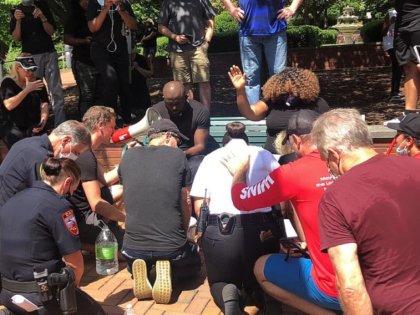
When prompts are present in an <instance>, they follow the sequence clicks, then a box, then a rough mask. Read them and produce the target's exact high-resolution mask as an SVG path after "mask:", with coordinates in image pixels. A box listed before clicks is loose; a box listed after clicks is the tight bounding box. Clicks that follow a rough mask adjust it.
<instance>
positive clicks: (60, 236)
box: [0, 157, 105, 315]
mask: <svg viewBox="0 0 420 315" xmlns="http://www.w3.org/2000/svg"><path fill="white" fill-rule="evenodd" d="M41 167H42V171H41V174H42V181H37V182H35V184H34V185H33V187H32V188H29V189H26V190H24V191H22V192H20V193H18V194H17V195H15V196H14V197H12V198H10V199H9V200H8V201H7V202H6V203H5V204H4V206H3V208H2V212H1V213H0V218H1V220H0V222H1V229H0V273H1V285H2V289H1V291H0V302H1V304H3V305H4V306H6V307H7V309H8V310H10V311H12V312H13V313H14V314H28V312H26V311H25V310H24V309H23V308H21V307H20V306H17V305H15V304H13V303H12V297H13V296H14V295H16V294H19V295H22V296H24V297H25V298H26V299H28V300H29V301H31V302H32V303H33V304H35V305H36V306H38V307H40V309H39V310H38V311H36V312H34V313H30V314H42V315H44V314H45V315H46V314H63V312H62V310H61V309H60V304H59V302H58V301H57V298H56V295H58V293H57V288H56V287H54V286H53V287H51V286H50V289H51V292H52V293H51V294H52V296H51V294H50V297H52V298H51V299H49V300H47V301H45V299H42V297H43V296H42V295H41V294H40V293H39V288H40V286H39V283H37V282H36V281H35V278H34V267H35V266H39V265H42V267H44V268H45V269H47V270H48V274H49V275H51V274H52V273H59V272H60V271H61V270H62V268H63V267H65V266H66V265H67V267H70V268H71V270H73V272H74V275H75V278H74V284H75V286H76V287H78V286H79V284H80V279H81V277H82V275H83V269H84V265H83V257H82V254H81V251H80V247H81V244H80V240H79V235H78V234H79V231H78V227H77V223H76V219H75V217H74V213H73V210H72V209H71V206H70V203H69V202H68V201H67V200H66V199H65V198H64V195H66V194H72V193H73V191H74V190H75V189H76V188H77V186H78V184H79V181H80V173H81V172H80V168H79V166H78V165H77V164H76V162H74V161H73V160H71V159H57V158H52V157H51V158H47V159H46V160H45V162H44V163H43V164H42V166H41ZM63 260H64V262H63ZM68 281H71V280H68ZM71 285H72V283H71V282H68V283H64V284H63V287H68V286H71ZM44 289H45V287H44ZM41 291H42V290H41ZM60 297H62V296H61V295H60ZM42 300H44V302H42ZM63 300H64V299H63ZM76 301H77V309H78V310H77V313H74V314H105V312H104V311H103V309H102V308H101V306H100V305H99V304H98V303H97V302H95V301H94V300H93V299H92V298H91V297H90V296H89V295H87V294H86V293H83V292H82V291H80V290H79V289H76Z"/></svg>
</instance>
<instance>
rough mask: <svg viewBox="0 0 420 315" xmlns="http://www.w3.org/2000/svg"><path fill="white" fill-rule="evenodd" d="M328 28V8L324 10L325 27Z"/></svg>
mask: <svg viewBox="0 0 420 315" xmlns="http://www.w3.org/2000/svg"><path fill="white" fill-rule="evenodd" d="M327 28H328V9H327V8H325V10H324V29H327Z"/></svg>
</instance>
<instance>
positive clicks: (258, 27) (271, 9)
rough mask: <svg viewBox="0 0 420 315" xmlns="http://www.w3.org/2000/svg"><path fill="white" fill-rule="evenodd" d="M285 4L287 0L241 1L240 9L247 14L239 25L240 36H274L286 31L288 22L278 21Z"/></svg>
mask: <svg viewBox="0 0 420 315" xmlns="http://www.w3.org/2000/svg"><path fill="white" fill-rule="evenodd" d="M284 3H285V0H276V1H273V0H239V7H240V8H241V9H242V10H244V12H245V14H244V19H243V20H242V22H241V23H239V36H265V35H272V34H277V33H279V32H280V31H281V30H283V29H285V28H286V27H287V24H286V22H285V21H284V20H281V21H279V20H278V19H277V16H278V13H277V11H278V10H280V9H282V8H283V7H284Z"/></svg>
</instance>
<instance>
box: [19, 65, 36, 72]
mask: <svg viewBox="0 0 420 315" xmlns="http://www.w3.org/2000/svg"><path fill="white" fill-rule="evenodd" d="M19 68H21V69H22V70H23V71H25V72H29V71H31V72H35V71H36V70H37V69H38V68H29V69H25V68H23V67H22V66H19Z"/></svg>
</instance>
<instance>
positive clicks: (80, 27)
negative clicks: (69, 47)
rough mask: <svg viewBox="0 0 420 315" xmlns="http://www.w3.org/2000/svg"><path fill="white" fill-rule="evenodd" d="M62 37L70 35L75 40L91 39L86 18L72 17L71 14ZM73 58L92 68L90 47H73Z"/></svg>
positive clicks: (83, 16)
mask: <svg viewBox="0 0 420 315" xmlns="http://www.w3.org/2000/svg"><path fill="white" fill-rule="evenodd" d="M64 35H71V36H73V37H75V38H81V39H85V38H86V37H91V36H92V33H91V32H90V30H89V27H88V24H87V20H86V16H85V15H82V16H79V15H78V16H74V15H73V14H72V15H71V16H70V17H69V19H68V20H67V22H66V25H65V26H64ZM73 58H74V59H75V60H77V61H80V62H82V63H84V64H86V65H89V66H94V64H93V62H92V60H91V59H90V45H80V46H74V47H73Z"/></svg>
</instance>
